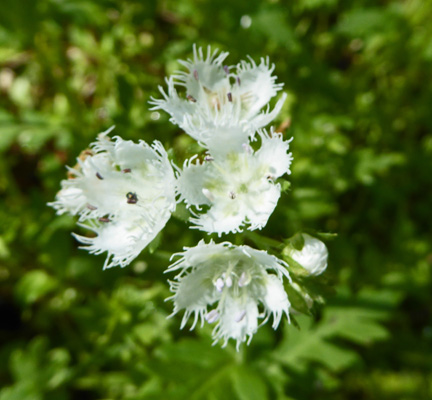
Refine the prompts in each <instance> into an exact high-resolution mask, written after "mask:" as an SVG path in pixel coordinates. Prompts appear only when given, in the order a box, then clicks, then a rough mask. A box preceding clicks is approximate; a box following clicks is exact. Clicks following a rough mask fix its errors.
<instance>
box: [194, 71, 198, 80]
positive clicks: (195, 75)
mask: <svg viewBox="0 0 432 400" xmlns="http://www.w3.org/2000/svg"><path fill="white" fill-rule="evenodd" d="M193 76H194V78H195V79H196V80H198V71H197V70H196V69H194V72H193Z"/></svg>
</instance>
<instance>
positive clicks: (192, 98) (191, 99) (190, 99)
mask: <svg viewBox="0 0 432 400" xmlns="http://www.w3.org/2000/svg"><path fill="white" fill-rule="evenodd" d="M186 98H187V99H188V100H189V101H191V102H192V103H196V99H195V97H193V96H192V95H190V94H188V95H187V96H186Z"/></svg>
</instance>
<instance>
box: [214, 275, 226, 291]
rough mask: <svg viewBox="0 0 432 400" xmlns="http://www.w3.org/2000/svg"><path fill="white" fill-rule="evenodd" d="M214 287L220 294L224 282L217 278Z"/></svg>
mask: <svg viewBox="0 0 432 400" xmlns="http://www.w3.org/2000/svg"><path fill="white" fill-rule="evenodd" d="M214 285H215V287H216V290H217V291H218V292H219V293H220V292H222V289H223V288H224V286H225V283H224V281H223V280H222V278H218V279H217V280H216V282H215V283H214Z"/></svg>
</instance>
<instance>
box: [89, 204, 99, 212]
mask: <svg viewBox="0 0 432 400" xmlns="http://www.w3.org/2000/svg"><path fill="white" fill-rule="evenodd" d="M87 208H88V209H89V210H92V211H94V210H97V207H96V206H93V205H91V204H87Z"/></svg>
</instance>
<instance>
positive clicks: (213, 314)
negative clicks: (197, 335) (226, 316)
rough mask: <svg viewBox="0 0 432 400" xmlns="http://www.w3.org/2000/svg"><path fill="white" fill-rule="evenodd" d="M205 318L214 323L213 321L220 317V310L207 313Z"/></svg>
mask: <svg viewBox="0 0 432 400" xmlns="http://www.w3.org/2000/svg"><path fill="white" fill-rule="evenodd" d="M205 319H206V320H207V322H208V323H209V324H212V323H213V322H216V321H217V320H218V319H219V312H218V310H211V311H210V312H209V313H207V315H206V316H205Z"/></svg>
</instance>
